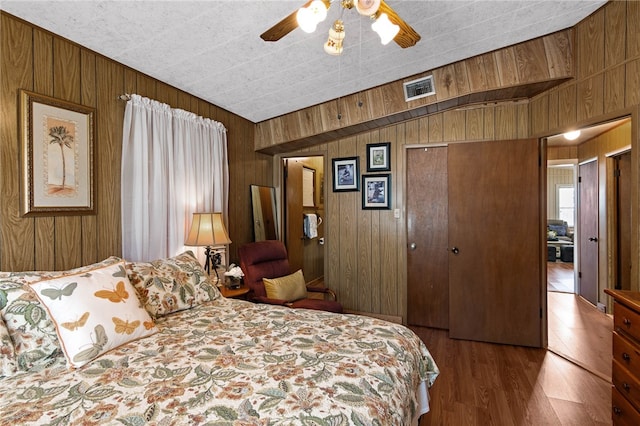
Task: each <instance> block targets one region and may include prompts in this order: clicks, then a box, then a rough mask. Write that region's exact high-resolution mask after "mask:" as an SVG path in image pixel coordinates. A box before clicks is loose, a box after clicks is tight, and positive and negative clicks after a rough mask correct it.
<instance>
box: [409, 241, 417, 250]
mask: <svg viewBox="0 0 640 426" xmlns="http://www.w3.org/2000/svg"><path fill="white" fill-rule="evenodd" d="M416 247H417V246H416V243H411V244H409V250H412V251H413V250H415V249H416Z"/></svg>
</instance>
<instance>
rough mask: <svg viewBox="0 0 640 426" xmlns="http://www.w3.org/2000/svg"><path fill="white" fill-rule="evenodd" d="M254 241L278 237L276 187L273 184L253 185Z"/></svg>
mask: <svg viewBox="0 0 640 426" xmlns="http://www.w3.org/2000/svg"><path fill="white" fill-rule="evenodd" d="M251 207H252V208H253V239H254V241H263V240H277V239H278V220H277V219H278V217H277V211H276V189H275V188H273V187H271V186H259V185H251Z"/></svg>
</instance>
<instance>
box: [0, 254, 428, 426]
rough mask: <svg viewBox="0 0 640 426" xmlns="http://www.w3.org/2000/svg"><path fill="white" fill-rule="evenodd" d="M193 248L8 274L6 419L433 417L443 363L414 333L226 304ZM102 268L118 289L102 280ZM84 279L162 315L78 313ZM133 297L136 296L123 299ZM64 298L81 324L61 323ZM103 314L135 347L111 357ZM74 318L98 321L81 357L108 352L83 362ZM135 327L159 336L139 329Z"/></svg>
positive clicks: (333, 421) (329, 316)
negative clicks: (431, 403)
mask: <svg viewBox="0 0 640 426" xmlns="http://www.w3.org/2000/svg"><path fill="white" fill-rule="evenodd" d="M180 256H182V260H181V262H182V263H181V262H176V259H178V258H180ZM180 256H178V257H176V258H173V259H171V260H167V259H165V260H161V261H156V262H152V263H149V264H137V265H136V264H134V265H133V266H132V264H130V263H124V264H123V263H121V262H122V261H121V260H119V259H117V258H110V259H108V260H105V261H104V262H101V263H100V264H97V265H98V267H96V265H92V266H90V267H85V268H79V269H78V270H74V271H67V273H41V272H40V273H35V272H32V273H19V274H18V273H2V274H0V307H1V308H2V309H0V313H1V314H2V320H3V321H4V324H5V327H6V329H7V332H6V333H4V337H3V336H2V333H0V338H2V342H1V344H2V346H1V347H0V352H1V353H2V356H3V363H4V364H3V366H2V367H3V373H2V374H3V375H4V376H5V377H3V378H1V379H0V422H1V424H8V425H16V424H25V423H29V424H52V425H65V424H83V425H91V424H101V425H102V424H119V425H120V424H125V425H146V424H157V425H160V424H162V425H183V424H192V425H200V424H215V425H307V424H313V425H348V424H353V425H376V424H377V425H409V424H414V425H416V424H417V423H418V419H419V417H420V415H422V414H423V413H425V412H427V411H428V388H429V387H430V386H431V385H432V384H433V383H434V380H435V379H436V377H437V375H438V368H437V366H436V364H435V362H434V360H433V358H432V357H431V355H430V354H429V351H428V350H427V348H426V347H425V345H424V344H423V342H422V341H421V340H420V339H419V338H418V337H417V336H416V335H415V334H414V333H413V332H412V331H411V330H409V329H408V328H406V327H404V326H402V325H398V324H393V323H389V322H386V321H382V320H379V319H376V318H370V317H366V316H359V315H343V314H334V313H328V312H322V311H312V310H307V309H290V308H286V307H281V306H273V305H263V304H253V303H250V302H246V301H242V300H233V299H225V298H224V297H222V296H221V295H220V293H219V292H218V291H217V289H216V287H215V286H211V285H210V282H209V281H208V279H207V278H206V276H204V272H200V271H201V267H200V266H199V264H198V263H197V261H195V258H192V257H191V256H192V254H190V253H188V252H187V253H185V254H182V255H180ZM105 265H106V266H105ZM123 265H125V269H126V276H123V275H125V274H123V272H122V270H121V268H122V266H123ZM176 265H177V266H176ZM91 268H93V269H91ZM96 268H98V272H96V271H97V269H96ZM163 269H164V270H163ZM102 270H105V271H108V272H109V276H114V277H116V278H114V279H116V280H118V281H117V283H118V285H113V286H111V285H110V284H108V283H106V282H105V279H104V278H100V277H98V278H100V279H98V278H96V276H97V275H99V272H100V271H102ZM43 277H45V278H46V279H45V280H44V282H43V280H42V278H43ZM83 280H93V281H94V282H98V284H96V286H97V287H95V288H96V289H98V290H95V289H92V290H91V292H92V294H96V295H98V294H100V295H101V296H100V297H98V298H97V299H100V300H98V302H99V303H110V304H111V305H113V306H114V307H115V306H117V307H118V308H117V309H122V308H121V306H123V305H124V303H122V302H129V301H131V302H132V303H134V304H136V305H137V307H138V308H143V309H144V310H145V311H146V312H149V313H150V314H149V318H150V319H151V320H152V322H150V323H147V321H146V320H144V321H143V319H140V320H138V319H133V318H134V317H132V316H129V315H133V314H130V313H127V312H123V311H118V310H105V309H98V308H96V309H94V308H92V307H90V308H87V307H86V306H83V307H82V309H81V310H80V311H78V312H81V311H86V312H90V314H88V313H87V314H85V315H80V316H78V315H77V314H72V313H71V311H73V308H72V306H73V301H70V300H68V299H71V298H73V297H74V296H75V295H76V294H79V296H80V292H81V291H84V290H85V289H88V288H89V286H90V285H92V284H87V283H86V282H85V281H83ZM120 282H125V283H127V285H131V287H120V286H119V283H120ZM70 283H77V285H76V286H71V285H70ZM70 287H74V288H73V291H72V290H70ZM46 290H51V291H46ZM118 290H121V291H120V292H119V296H118V295H117V294H118ZM43 292H44V294H45V295H47V296H46V297H42V293H43ZM65 292H66V293H72V294H70V295H67V294H64V293H65ZM111 292H113V294H111ZM125 293H127V298H126V300H118V301H117V302H115V300H116V299H118V297H120V299H123V297H124V294H125ZM132 293H135V294H132ZM168 293H170V294H171V295H173V296H171V297H168V296H167V294H168ZM158 295H160V296H161V297H159V298H158V297H157V296H158ZM109 297H111V299H109ZM172 297H174V299H172ZM49 299H51V300H49ZM169 299H171V303H167V300H169ZM84 300H86V297H84ZM54 302H55V303H59V304H60V306H64V309H63V311H64V315H67V317H68V316H72V317H73V318H77V319H76V320H75V321H74V322H72V323H71V324H70V323H69V322H64V318H63V319H60V318H58V317H59V316H60V315H61V314H60V310H56V308H55V307H52V306H53V305H54V304H55V303H54ZM62 302H65V303H64V304H62ZM38 304H40V306H39V307H38ZM70 306H71V307H70ZM109 306H110V305H109ZM37 309H42V313H44V315H42V316H41V317H37V315H36V317H37V318H31V324H30V325H33V330H38V331H39V332H41V335H40V336H37V337H36V338H35V340H38V341H37V342H31V341H27V340H28V339H26V338H25V335H27V334H28V333H29V331H30V330H29V326H28V325H25V324H26V323H28V322H29V321H27V322H26V323H25V322H23V323H20V318H22V317H20V315H23V316H24V313H25V312H26V311H27V310H30V311H32V314H33V312H34V311H36V310H37ZM92 309H93V310H92ZM114 309H115V308H114ZM105 312H106V313H105ZM100 313H105V315H108V316H109V317H111V319H112V320H113V326H114V327H112V328H114V329H115V330H117V329H118V327H120V332H121V333H119V334H118V336H120V335H123V336H125V338H127V339H128V341H126V342H124V343H118V342H115V344H116V347H114V348H112V349H108V348H106V347H105V348H104V349H105V351H102V352H101V353H99V354H97V353H95V352H98V350H97V348H96V347H97V346H100V343H105V341H102V342H101V341H100V336H101V333H98V330H99V328H98V327H99V325H96V326H95V327H94V326H93V323H91V320H92V318H93V317H96V316H99V315H100ZM74 315H75V316H74ZM83 318H84V320H83ZM116 319H119V320H120V322H119V323H118V322H116ZM34 320H37V321H35V322H34ZM81 323H82V325H80V324H81ZM62 324H66V325H67V326H68V327H67V328H69V329H73V333H77V332H79V331H81V330H82V329H85V328H88V329H89V331H88V333H89V334H88V336H90V338H91V341H89V342H86V343H83V344H80V345H79V346H78V351H77V352H76V356H75V358H76V360H77V359H78V358H87V357H88V356H89V355H95V356H94V357H93V358H91V359H89V360H86V362H85V361H84V360H83V362H84V364H83V365H81V366H79V367H76V366H73V365H69V363H70V361H71V360H70V358H69V356H70V354H69V353H68V352H69V351H72V349H70V348H71V344H70V343H67V340H68V339H67V338H66V337H65V335H64V334H60V333H63V331H62V330H63V328H64V327H62V326H61V325H62ZM134 324H135V325H136V330H142V332H143V333H146V334H145V335H141V336H137V335H136V334H135V333H134V332H132V333H131V334H130V335H128V334H127V333H128V331H129V330H131V328H132V327H133V325H134ZM143 324H144V326H143ZM147 326H148V329H147V330H144V329H145V328H147ZM105 327H106V325H105ZM52 330H53V332H52ZM70 333H71V332H70ZM29 338H30V339H32V340H33V336H31V337H29ZM104 338H105V339H106V337H104ZM56 339H57V341H56ZM85 339H86V337H85ZM8 345H12V346H13V351H14V353H10V352H11V349H12V348H10V347H8ZM56 345H57V346H56ZM102 346H106V345H102ZM78 354H82V357H78V356H77V355H78ZM12 361H13V364H14V365H13V371H12V366H11V362H12Z"/></svg>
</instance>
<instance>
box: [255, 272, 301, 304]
mask: <svg viewBox="0 0 640 426" xmlns="http://www.w3.org/2000/svg"><path fill="white" fill-rule="evenodd" d="M262 281H263V282H264V288H265V291H266V292H267V297H268V298H269V299H280V300H286V301H287V302H293V301H295V300H299V299H304V298H306V297H307V286H306V283H305V281H304V275H303V274H302V270H301V269H298V270H297V271H296V272H294V273H293V274H290V275H285V276H284V277H279V278H264V279H263V280H262Z"/></svg>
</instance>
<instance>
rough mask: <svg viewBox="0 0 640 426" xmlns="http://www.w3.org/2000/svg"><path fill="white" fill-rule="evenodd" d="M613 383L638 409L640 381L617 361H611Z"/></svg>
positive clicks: (639, 403) (639, 406)
mask: <svg viewBox="0 0 640 426" xmlns="http://www.w3.org/2000/svg"><path fill="white" fill-rule="evenodd" d="M612 376H613V377H612V381H613V385H614V386H615V387H616V389H617V390H618V391H619V392H620V393H621V394H622V395H624V396H625V398H627V399H628V400H629V402H630V403H631V404H632V405H633V406H634V407H635V408H636V409H640V381H638V379H637V378H636V377H634V376H633V375H632V374H631V373H630V372H629V370H627V369H626V368H624V367H623V366H622V365H620V363H619V362H618V361H615V360H614V361H613V375H612Z"/></svg>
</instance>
